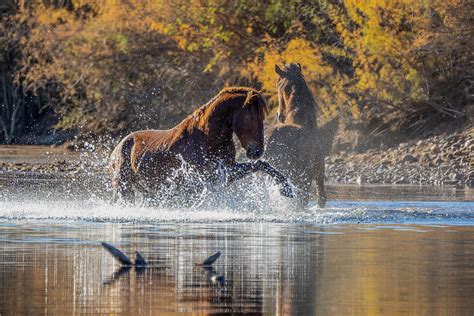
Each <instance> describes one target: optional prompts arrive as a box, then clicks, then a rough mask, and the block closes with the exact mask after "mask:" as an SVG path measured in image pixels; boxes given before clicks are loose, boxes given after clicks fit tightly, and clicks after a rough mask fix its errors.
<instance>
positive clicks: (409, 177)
mask: <svg viewBox="0 0 474 316" xmlns="http://www.w3.org/2000/svg"><path fill="white" fill-rule="evenodd" d="M473 136H474V128H468V129H466V130H464V131H461V132H457V133H453V134H448V135H439V136H432V137H429V138H426V139H421V140H417V141H411V142H407V143H401V144H399V145H398V146H397V147H393V148H387V149H380V150H373V149H372V150H368V151H366V152H362V153H348V152H341V153H338V154H335V155H332V156H330V157H328V158H327V159H326V178H327V180H328V181H329V182H334V183H346V184H351V183H357V184H363V183H371V184H419V185H457V186H464V185H465V186H469V187H473V186H474V139H473V138H474V137H473Z"/></svg>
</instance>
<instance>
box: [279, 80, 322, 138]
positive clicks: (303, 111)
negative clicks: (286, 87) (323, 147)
mask: <svg viewBox="0 0 474 316" xmlns="http://www.w3.org/2000/svg"><path fill="white" fill-rule="evenodd" d="M290 100H291V101H290V104H289V105H288V106H289V109H288V110H287V113H286V116H285V123H289V124H298V125H301V126H303V127H307V128H311V129H317V128H318V123H317V119H316V107H315V102H314V99H313V95H312V94H311V91H309V88H308V87H307V86H306V85H304V86H297V88H296V91H295V92H294V95H293V96H292V97H291V98H290Z"/></svg>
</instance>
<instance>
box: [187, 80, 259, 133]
mask: <svg viewBox="0 0 474 316" xmlns="http://www.w3.org/2000/svg"><path fill="white" fill-rule="evenodd" d="M232 95H246V99H245V101H244V103H243V105H242V106H243V107H249V106H250V107H252V109H254V110H256V111H258V112H261V115H263V118H265V115H267V114H268V108H267V102H266V101H265V98H264V97H263V95H262V93H261V92H260V91H258V90H256V89H254V88H249V87H226V88H223V89H222V90H221V91H219V93H217V94H216V95H215V96H214V97H213V98H212V99H210V100H209V101H208V102H206V103H205V104H203V105H202V106H200V107H199V108H197V109H196V110H195V111H194V112H193V113H192V114H190V115H189V116H188V117H186V118H185V119H184V121H189V123H192V122H193V121H194V122H195V123H196V122H197V123H200V124H199V125H202V124H205V123H207V122H206V120H205V118H204V114H205V113H207V111H208V110H210V108H211V107H213V106H218V105H219V104H220V103H223V101H225V100H226V99H227V98H228V97H230V96H232ZM184 121H183V122H184Z"/></svg>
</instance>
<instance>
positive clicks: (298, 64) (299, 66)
mask: <svg viewBox="0 0 474 316" xmlns="http://www.w3.org/2000/svg"><path fill="white" fill-rule="evenodd" d="M296 66H298V68H299V70H300V71H301V64H300V63H296Z"/></svg>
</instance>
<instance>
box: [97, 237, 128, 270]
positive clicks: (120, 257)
mask: <svg viewBox="0 0 474 316" xmlns="http://www.w3.org/2000/svg"><path fill="white" fill-rule="evenodd" d="M101 244H102V247H104V248H105V250H107V251H108V252H109V253H110V254H111V255H112V256H113V257H114V258H115V259H117V260H118V261H119V262H120V264H121V265H124V266H133V263H132V261H131V260H130V258H129V257H127V256H126V255H125V254H124V253H123V252H121V251H120V250H118V249H117V248H115V247H114V246H112V245H111V244H108V243H106V242H102V243H101Z"/></svg>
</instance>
